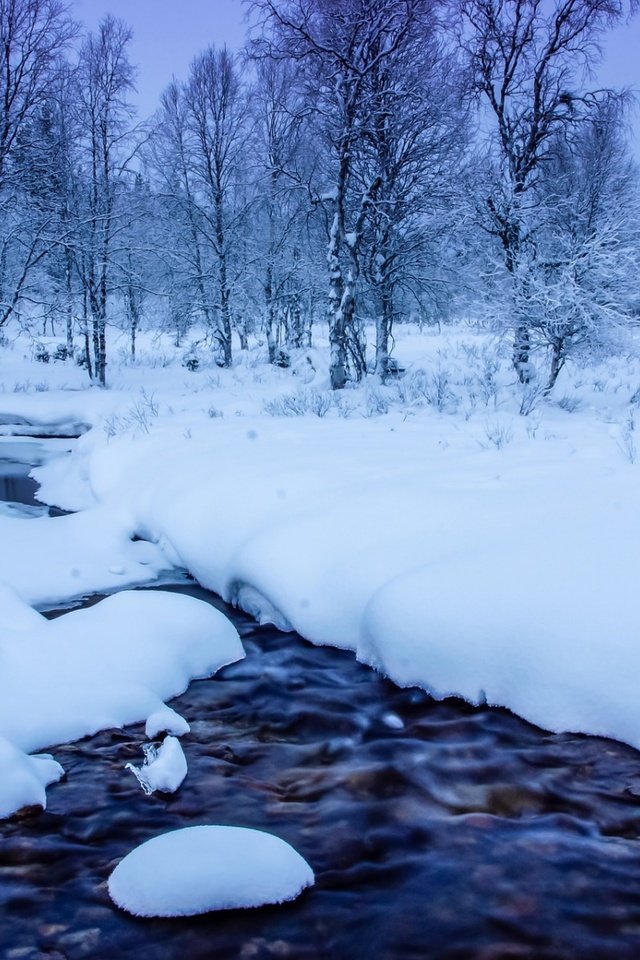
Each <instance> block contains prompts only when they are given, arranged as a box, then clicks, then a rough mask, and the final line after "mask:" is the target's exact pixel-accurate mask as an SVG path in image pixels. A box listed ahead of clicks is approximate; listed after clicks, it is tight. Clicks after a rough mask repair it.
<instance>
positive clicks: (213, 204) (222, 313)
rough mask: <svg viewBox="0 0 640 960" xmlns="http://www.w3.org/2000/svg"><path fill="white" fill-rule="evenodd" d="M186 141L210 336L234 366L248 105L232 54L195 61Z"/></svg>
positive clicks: (222, 358)
mask: <svg viewBox="0 0 640 960" xmlns="http://www.w3.org/2000/svg"><path fill="white" fill-rule="evenodd" d="M184 97H185V104H186V108H187V125H188V134H189V137H190V146H191V152H190V158H189V159H190V165H191V173H192V178H193V179H192V181H191V182H192V184H193V189H194V192H195V197H194V199H195V201H196V203H197V218H195V219H194V221H193V222H194V224H195V226H196V228H197V231H198V233H199V235H200V237H201V238H202V239H203V240H204V241H205V243H206V245H207V251H208V253H209V255H210V256H211V258H212V263H213V273H214V279H213V284H212V285H213V289H214V291H215V293H214V298H213V304H214V308H215V327H214V337H215V340H216V343H217V347H218V351H219V362H220V363H221V365H222V366H225V367H228V366H230V365H231V362H232V329H233V328H232V316H233V305H232V302H231V299H232V292H233V280H232V246H233V243H234V240H235V239H236V238H237V237H239V236H240V234H241V228H242V221H243V218H244V217H245V216H246V213H247V197H246V194H245V193H244V192H243V185H242V183H241V178H242V174H241V171H242V169H243V166H244V163H245V151H246V146H247V136H248V132H247V114H248V111H247V104H246V100H245V96H244V89H243V85H242V83H241V80H240V74H239V70H238V66H237V63H236V60H235V58H234V56H233V55H232V54H231V53H230V52H229V51H228V50H227V48H226V47H223V48H222V49H220V50H216V49H215V48H214V47H209V48H208V49H206V50H205V51H204V53H201V54H200V55H199V56H198V57H196V58H195V60H194V61H193V63H192V65H191V71H190V75H189V80H188V82H187V84H186V86H185V89H184Z"/></svg>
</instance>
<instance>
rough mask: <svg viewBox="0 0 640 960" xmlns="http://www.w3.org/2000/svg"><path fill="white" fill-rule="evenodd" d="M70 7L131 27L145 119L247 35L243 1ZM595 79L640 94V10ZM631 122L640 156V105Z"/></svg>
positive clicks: (116, 0) (136, 0) (102, 0)
mask: <svg viewBox="0 0 640 960" xmlns="http://www.w3.org/2000/svg"><path fill="white" fill-rule="evenodd" d="M72 9H73V11H74V14H75V16H76V17H77V19H79V20H81V21H83V22H84V23H85V24H86V25H87V26H88V27H89V28H90V29H94V28H95V27H96V26H97V25H98V23H99V22H100V20H101V19H102V17H103V16H104V15H105V14H106V13H111V14H113V15H114V16H116V17H119V18H121V19H122V20H124V21H125V22H126V23H128V24H129V26H130V27H131V28H132V30H133V43H132V46H131V60H132V62H133V63H134V64H136V65H137V66H138V80H137V87H138V92H137V97H136V101H137V103H136V105H137V106H138V109H139V112H140V116H141V118H144V117H147V116H149V115H150V114H151V113H153V111H154V110H155V109H156V107H157V106H158V103H159V99H160V94H161V93H162V91H163V90H164V88H165V87H166V85H167V84H168V83H169V81H170V80H171V78H172V77H173V76H175V77H176V78H177V79H185V78H186V76H187V73H188V70H189V64H190V63H191V60H192V59H193V57H194V56H195V54H197V53H198V52H199V51H200V50H202V49H204V48H205V47H206V46H208V45H209V44H211V43H213V44H215V45H216V46H221V45H222V44H224V43H226V44H227V46H228V47H230V48H231V49H238V48H239V47H240V46H241V45H242V43H243V40H244V36H245V22H244V16H245V9H246V8H245V4H243V3H242V2H241V0H75V2H74V3H73V5H72ZM596 83H597V84H598V85H601V86H612V87H621V86H625V87H629V88H632V89H635V90H636V91H637V93H638V95H639V96H640V15H639V16H638V17H636V19H635V20H634V21H632V22H631V23H630V24H625V25H622V26H619V27H618V28H617V29H616V30H614V31H612V32H611V34H610V35H609V36H608V38H607V42H606V49H605V58H604V61H603V63H602V64H600V65H598V67H597V72H596ZM632 121H633V141H634V147H635V153H636V156H637V158H638V159H639V160H640V107H638V108H637V109H636V111H635V114H634V116H633V118H632Z"/></svg>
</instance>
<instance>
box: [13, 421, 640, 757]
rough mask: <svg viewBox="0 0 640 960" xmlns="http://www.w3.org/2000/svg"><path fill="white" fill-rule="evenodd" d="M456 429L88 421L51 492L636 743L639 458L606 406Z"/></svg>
mask: <svg viewBox="0 0 640 960" xmlns="http://www.w3.org/2000/svg"><path fill="white" fill-rule="evenodd" d="M577 424H578V434H579V432H580V430H581V429H583V428H584V424H582V425H581V421H579V420H578V421H577ZM476 428H477V425H476ZM442 429H443V428H442V426H440V425H439V421H438V422H437V421H436V420H435V419H433V418H432V419H431V420H429V421H427V420H424V421H418V420H417V419H416V420H415V421H411V420H409V421H407V422H402V421H400V420H399V419H390V418H389V419H387V420H379V421H366V422H354V421H341V420H339V421H331V422H330V421H323V420H318V419H317V418H298V419H291V420H274V419H271V418H262V419H256V420H248V419H243V420H235V421H233V422H232V421H220V420H215V421H211V422H210V423H208V424H206V425H204V424H201V425H198V426H197V427H194V429H193V431H192V432H191V433H189V434H188V436H185V435H184V431H180V432H179V431H178V430H177V429H176V428H174V427H171V426H166V425H164V426H163V425H159V426H158V427H157V429H156V430H155V431H154V432H153V434H151V435H149V436H145V437H142V438H138V440H137V441H136V442H135V443H132V442H131V441H130V440H129V439H127V438H119V439H117V440H114V441H112V442H110V443H109V444H106V443H102V442H100V440H99V437H97V436H95V435H92V434H89V435H88V436H87V438H85V442H83V446H82V448H81V449H79V451H78V453H77V455H75V456H74V457H72V458H71V460H70V461H69V463H68V464H67V465H66V473H65V484H64V487H62V486H61V485H58V483H57V479H56V476H55V475H54V473H51V474H49V472H48V468H47V467H45V468H43V471H42V476H43V478H44V479H45V486H44V489H45V493H46V496H47V497H48V498H50V499H52V500H53V501H54V502H60V499H61V498H63V497H64V495H65V491H67V494H68V493H69V491H71V495H72V496H74V497H81V496H82V495H83V489H85V488H86V486H87V484H88V485H90V488H91V492H92V496H94V497H95V498H96V499H97V500H98V501H99V502H100V504H101V507H100V508H99V509H101V510H104V511H105V513H106V514H107V515H108V514H109V512H110V511H113V512H114V514H115V515H116V516H117V515H118V513H119V512H120V513H121V512H123V511H126V512H127V514H128V515H129V516H130V517H131V521H130V522H131V524H132V525H133V526H135V528H136V529H138V530H139V531H140V532H141V533H142V535H144V536H145V537H147V538H148V539H150V540H154V541H157V542H158V544H159V545H161V546H162V547H163V548H164V549H165V551H166V552H167V555H168V556H170V557H172V558H173V559H174V561H176V562H179V563H182V564H184V565H185V566H186V567H187V568H188V569H189V570H190V571H191V573H193V575H194V576H195V577H196V578H197V579H198V580H199V581H200V582H201V583H202V584H203V585H204V586H206V587H208V588H210V589H212V590H214V591H216V592H217V593H219V594H221V595H222V596H223V597H224V598H225V599H227V600H231V601H236V602H239V603H241V604H242V605H244V606H246V607H247V609H249V610H250V611H251V613H252V614H253V615H254V616H256V617H258V618H259V619H262V620H270V621H272V622H276V623H278V624H280V625H281V626H283V627H292V628H293V629H295V630H297V631H298V632H299V633H301V634H302V635H303V636H305V637H306V638H308V639H309V640H311V641H313V642H315V643H322V644H332V645H335V646H339V647H347V648H351V649H353V650H356V651H357V652H358V655H359V656H360V657H361V658H362V659H363V660H365V661H367V662H369V663H374V664H375V665H376V666H377V667H378V668H379V669H381V670H383V671H384V672H386V673H388V674H389V675H390V676H391V677H392V678H394V679H395V680H396V681H397V682H399V683H416V684H419V685H421V686H423V687H425V688H427V689H429V690H431V691H432V692H433V693H435V694H436V695H437V696H443V695H446V694H457V695H460V696H463V697H465V698H467V699H468V700H470V701H472V702H478V701H480V700H484V699H487V700H489V701H490V702H491V703H495V704H500V705H502V706H506V707H509V708H511V709H513V710H514V711H516V712H517V713H519V714H520V715H522V716H524V717H526V718H527V719H530V720H532V721H535V722H536V723H539V724H540V725H542V726H544V727H547V728H550V729H553V730H575V731H582V732H585V733H594V734H602V733H606V734H607V735H609V736H613V737H616V738H618V739H621V740H625V741H627V742H629V743H631V744H633V745H635V746H637V747H640V706H639V705H638V702H637V697H636V696H635V694H634V691H633V689H632V684H631V679H632V678H633V677H634V676H635V675H636V674H637V672H638V670H639V668H640V646H638V644H637V637H638V634H639V633H640V610H639V608H638V604H637V599H636V598H637V588H636V579H637V569H638V560H639V556H640V498H638V496H637V470H636V468H635V467H634V466H632V465H630V464H629V463H625V462H624V460H623V459H622V458H621V457H620V455H619V451H618V450H617V449H616V447H615V445H614V444H613V443H612V441H611V437H610V436H609V427H608V426H607V425H606V424H603V425H602V428H601V429H600V428H597V427H595V426H594V425H590V426H589V430H588V432H587V433H585V434H583V435H582V436H576V438H574V440H569V439H567V438H565V437H563V436H562V435H560V434H553V433H549V434H548V436H547V437H546V439H544V440H541V439H536V434H535V432H532V433H530V434H529V435H525V432H524V429H523V430H522V432H521V434H520V436H519V437H518V438H517V439H514V440H513V441H512V442H511V443H510V444H509V445H508V446H507V447H506V448H504V449H497V448H493V447H492V448H490V449H489V448H487V445H486V444H484V445H483V444H481V443H480V437H479V436H478V433H477V429H476V432H475V433H474V429H475V428H474V427H473V425H469V426H468V427H467V426H465V429H464V431H462V430H461V431H459V432H458V433H457V434H455V432H453V431H452V428H451V427H450V426H449V427H447V429H448V431H449V433H448V436H449V442H448V443H446V444H445V443H443V442H442V435H441V430H442ZM578 441H579V442H578ZM47 478H48V479H47ZM74 478H75V479H74ZM63 505H64V504H63ZM82 516H83V515H81V516H80V517H79V518H78V520H77V522H78V523H79V524H82V522H83V521H82ZM88 516H89V518H90V517H91V516H92V511H90V512H89V513H88ZM38 522H39V521H32V522H30V523H29V526H30V527H33V526H34V524H36V523H38Z"/></svg>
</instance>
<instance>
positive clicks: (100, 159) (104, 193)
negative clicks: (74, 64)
mask: <svg viewBox="0 0 640 960" xmlns="http://www.w3.org/2000/svg"><path fill="white" fill-rule="evenodd" d="M130 41H131V31H130V30H129V28H128V27H127V26H126V24H124V23H123V22H122V21H121V20H116V19H115V18H114V17H111V16H107V17H105V19H104V20H103V21H102V23H101V24H100V26H99V28H98V30H97V32H96V33H95V34H93V33H90V34H88V35H87V37H86V38H85V41H84V44H83V47H82V50H81V53H80V68H79V71H78V104H79V111H80V116H81V124H82V128H83V131H84V143H83V159H84V170H83V173H82V180H83V184H84V188H85V195H84V198H83V199H84V210H83V214H84V216H83V219H84V229H83V232H82V237H81V242H82V250H81V253H80V255H79V257H78V268H79V271H80V273H81V276H82V281H83V286H84V289H85V293H86V297H87V300H88V305H89V310H90V314H91V341H92V346H93V370H92V371H91V370H90V373H93V376H94V377H95V379H96V380H97V381H98V382H99V383H100V384H102V385H103V386H104V384H105V382H106V365H107V342H106V325H107V311H108V302H109V293H110V283H111V278H112V266H113V257H114V240H115V238H116V235H117V233H118V232H119V231H120V230H121V229H122V227H123V223H126V218H127V216H128V211H126V209H125V208H124V207H123V206H122V205H121V204H120V203H119V200H120V194H121V184H122V180H123V177H124V176H125V174H126V171H127V166H128V163H129V161H130V160H131V154H132V149H133V148H132V119H133V110H132V108H131V106H130V105H129V102H128V100H127V96H128V94H129V93H130V91H131V90H132V89H133V87H134V70H133V67H132V66H131V63H130V62H129V58H128V47H129V43H130Z"/></svg>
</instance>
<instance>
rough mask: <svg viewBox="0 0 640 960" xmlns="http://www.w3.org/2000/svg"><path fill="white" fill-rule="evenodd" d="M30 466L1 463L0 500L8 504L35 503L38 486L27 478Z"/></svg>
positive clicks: (7, 462) (8, 462) (9, 462)
mask: <svg viewBox="0 0 640 960" xmlns="http://www.w3.org/2000/svg"><path fill="white" fill-rule="evenodd" d="M30 471H31V464H25V463H15V462H12V461H6V460H5V461H3V462H2V467H1V470H0V500H4V501H8V502H9V503H25V504H33V503H35V494H36V491H37V490H38V484H37V483H36V481H35V480H32V479H31V477H30V476H29V472H30Z"/></svg>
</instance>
